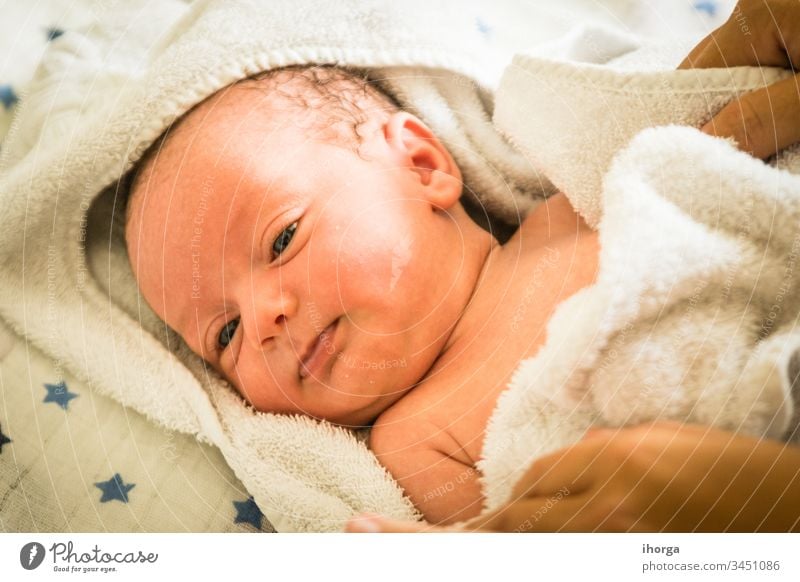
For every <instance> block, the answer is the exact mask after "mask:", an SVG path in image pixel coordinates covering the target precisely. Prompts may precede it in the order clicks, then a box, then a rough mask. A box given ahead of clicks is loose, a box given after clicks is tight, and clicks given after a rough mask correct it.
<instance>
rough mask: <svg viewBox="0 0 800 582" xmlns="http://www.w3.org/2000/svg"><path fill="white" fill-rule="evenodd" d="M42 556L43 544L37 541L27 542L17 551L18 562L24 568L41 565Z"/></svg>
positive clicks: (33, 568) (43, 555) (43, 552)
mask: <svg viewBox="0 0 800 582" xmlns="http://www.w3.org/2000/svg"><path fill="white" fill-rule="evenodd" d="M44 557H45V550H44V546H43V545H42V544H40V543H39V542H29V543H27V544H25V545H24V546H22V549H21V550H20V551H19V563H20V565H21V566H22V567H23V568H25V569H26V570H35V569H36V568H38V567H39V566H41V565H42V562H43V561H44Z"/></svg>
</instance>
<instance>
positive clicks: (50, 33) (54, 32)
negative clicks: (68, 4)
mask: <svg viewBox="0 0 800 582" xmlns="http://www.w3.org/2000/svg"><path fill="white" fill-rule="evenodd" d="M45 33H46V34H47V40H55V39H57V38H58V37H59V36H61V35H62V34H64V31H63V30H61V29H60V28H55V27H51V28H48V29H47V30H46V31H45Z"/></svg>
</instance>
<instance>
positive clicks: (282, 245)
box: [272, 222, 297, 256]
mask: <svg viewBox="0 0 800 582" xmlns="http://www.w3.org/2000/svg"><path fill="white" fill-rule="evenodd" d="M295 230H297V223H296V222H293V223H292V224H291V225H290V226H288V227H287V228H285V229H284V230H283V232H281V233H280V234H279V235H278V238H276V239H275V242H273V243H272V252H273V253H275V256H278V255H280V254H281V253H282V252H283V251H285V250H286V247H288V246H289V243H290V242H292V237H293V236H294V231H295Z"/></svg>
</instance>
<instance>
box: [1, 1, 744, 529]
mask: <svg viewBox="0 0 800 582" xmlns="http://www.w3.org/2000/svg"><path fill="white" fill-rule="evenodd" d="M153 1H157V0H153ZM520 1H522V0H520ZM563 3H565V4H569V5H574V6H581V0H564V2H563ZM584 4H585V9H586V13H587V14H588V13H590V12H591V11H594V12H595V13H598V11H599V12H607V13H608V14H609V15H611V20H613V21H615V22H617V23H618V24H619V26H620V27H621V28H623V29H626V30H628V31H631V32H634V33H640V34H643V35H647V36H649V37H651V38H661V39H664V40H671V39H675V38H678V37H683V38H689V39H693V40H698V39H699V38H701V37H702V36H703V35H704V34H705V33H707V32H708V31H709V30H711V29H712V28H714V27H715V26H718V25H719V24H721V22H722V21H724V19H725V18H726V17H727V15H728V14H729V13H730V11H731V10H732V8H733V5H734V2H733V0H707V1H694V2H693V1H688V0H672V1H664V0H661V1H658V2H656V1H655V0H653V1H647V0H641V1H636V0H607V1H606V2H595V1H589V0H586V2H584ZM109 6H110V7H111V8H109ZM107 9H113V2H106V3H98V2H96V1H95V0H91V1H90V0H46V1H40V2H36V3H23V2H12V3H5V4H2V5H0V11H2V12H3V14H2V18H0V55H2V56H0V156H1V155H2V139H3V137H4V136H5V135H6V134H7V133H8V132H13V131H14V128H13V123H12V119H13V113H14V111H15V109H16V108H18V107H21V106H23V105H24V95H25V89H26V86H27V83H28V82H29V80H30V79H31V77H32V76H33V73H34V71H35V69H36V66H37V63H38V61H39V59H40V58H41V55H42V53H43V51H45V50H46V49H47V46H48V43H50V42H53V41H55V40H57V39H58V37H59V36H60V35H61V34H63V32H64V30H67V29H69V28H70V27H80V26H84V25H86V23H87V22H92V21H94V20H96V19H97V17H98V14H97V11H98V10H107ZM605 20H606V22H607V21H608V20H609V19H608V18H605ZM478 25H480V23H478ZM523 25H524V23H521V26H523ZM537 26H539V27H540V28H541V26H542V24H541V23H538V24H537ZM2 59H4V60H2ZM61 339H62V340H63V341H69V338H61ZM0 531H5V532H27V531H30V532H34V531H35V532H68V531H69V532H83V531H86V532H89V531H108V532H140V531H142V532H170V531H178V532H180V531H192V532H212V531H213V532H245V531H246V532H255V531H265V532H267V531H272V527H271V526H270V524H269V523H268V522H267V520H266V519H265V518H264V516H263V515H262V514H261V512H260V511H259V509H258V507H257V506H256V505H255V503H254V502H253V500H252V498H250V497H249V495H248V493H247V491H246V490H245V489H244V487H243V486H242V485H241V483H240V482H239V481H238V479H237V478H236V477H235V475H234V474H233V473H232V471H231V470H230V468H229V467H228V466H227V464H226V463H225V461H224V459H223V457H222V455H221V454H220V452H219V451H218V450H216V449H215V448H214V447H210V446H207V445H203V444H200V443H198V442H197V441H196V440H195V439H194V438H193V437H191V436H188V435H184V434H178V433H170V432H168V431H165V430H164V429H162V428H160V427H158V426H156V425H154V424H152V423H150V422H149V421H148V420H147V419H145V418H144V417H142V416H141V415H139V414H137V413H135V412H133V411H130V410H127V409H126V408H124V407H122V406H121V405H120V404H118V403H117V402H116V401H113V400H111V399H110V398H108V397H106V396H103V395H101V394H98V393H96V392H95V391H94V390H93V388H92V386H91V385H86V384H83V383H80V382H78V381H77V380H75V379H74V378H73V377H72V376H71V375H70V374H69V373H68V371H67V370H64V369H63V368H62V366H61V365H60V364H59V362H54V361H51V360H50V359H49V358H47V357H46V356H45V355H43V354H42V353H41V352H40V351H38V350H37V349H36V348H34V347H33V346H32V345H30V344H29V343H28V342H27V341H25V340H22V339H20V338H17V337H16V336H14V335H12V334H10V333H9V332H7V330H5V328H3V326H2V323H0Z"/></svg>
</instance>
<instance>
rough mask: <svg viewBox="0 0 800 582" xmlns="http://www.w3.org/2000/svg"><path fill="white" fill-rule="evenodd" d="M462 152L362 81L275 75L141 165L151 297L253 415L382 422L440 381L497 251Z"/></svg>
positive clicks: (137, 215) (320, 70)
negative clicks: (469, 200)
mask: <svg viewBox="0 0 800 582" xmlns="http://www.w3.org/2000/svg"><path fill="white" fill-rule="evenodd" d="M461 192H462V182H461V175H460V172H459V169H458V167H457V166H456V164H455V162H454V160H453V158H452V156H451V155H450V153H449V152H448V151H447V149H446V148H445V147H443V146H442V144H441V143H440V142H439V141H438V140H437V139H436V138H435V136H434V135H433V134H432V133H431V131H430V130H429V129H428V128H427V127H426V126H425V125H424V124H423V123H422V122H420V121H419V120H418V119H417V118H416V117H414V116H413V115H411V114H409V113H407V112H404V111H401V110H400V109H398V108H397V107H396V106H395V104H394V103H393V102H392V101H391V100H390V99H389V98H388V97H387V96H385V95H383V94H382V93H381V92H379V91H378V90H376V89H375V88H374V87H372V86H371V85H370V84H369V83H367V82H366V81H365V80H364V79H363V78H362V77H359V76H357V75H355V74H352V73H349V72H346V71H344V70H342V69H337V68H330V67H314V68H289V69H282V70H278V71H273V72H270V73H267V74H262V75H260V76H258V77H255V78H251V79H247V80H245V81H242V82H239V83H236V84H234V85H231V86H229V87H226V88H225V89H222V90H221V91H219V92H217V93H215V94H214V95H212V96H211V97H210V98H208V99H206V100H205V101H204V102H202V103H201V104H199V105H198V106H197V107H195V108H194V109H192V110H191V111H190V112H189V113H188V114H186V115H185V116H184V117H183V118H182V119H181V120H180V121H179V123H177V124H175V125H174V126H173V127H172V128H171V130H170V131H168V132H167V133H166V134H165V135H164V136H162V138H161V139H160V140H159V141H158V142H157V144H156V145H155V146H154V147H152V148H151V149H150V150H149V152H148V153H147V154H146V155H145V157H144V158H143V159H142V161H141V162H140V163H139V164H138V166H137V169H136V173H135V176H134V179H133V181H132V185H131V193H130V197H129V200H128V208H127V218H126V239H127V245H128V253H129V256H130V260H131V265H132V268H133V271H134V274H135V275H136V278H137V281H138V283H139V287H140V290H141V293H142V295H143V296H144V298H145V300H146V301H147V302H148V304H149V305H150V306H151V307H152V308H153V310H154V311H155V312H156V313H157V314H158V315H159V317H161V318H162V319H163V320H164V321H165V322H166V323H167V324H168V325H169V326H170V327H172V328H173V329H175V330H176V331H177V332H178V333H179V334H180V335H181V336H182V337H183V338H184V340H185V341H186V342H187V344H188V345H189V346H190V347H191V349H192V350H193V351H195V352H196V353H197V354H198V355H200V356H201V357H202V358H204V359H205V360H206V361H207V362H209V363H210V364H211V365H212V366H213V367H214V368H215V369H216V370H217V371H219V372H220V373H221V374H222V375H223V376H224V377H225V378H227V379H228V380H229V381H230V382H231V383H232V384H233V385H234V386H235V387H236V389H237V390H238V391H239V392H240V393H241V394H242V396H243V397H244V398H245V399H246V400H247V401H248V402H250V403H251V404H252V405H253V406H254V407H255V408H256V409H258V410H262V411H269V412H277V413H302V414H306V415H309V416H312V417H315V418H324V419H327V420H330V421H332V422H335V423H339V424H343V425H348V426H362V425H366V424H369V423H370V422H372V421H373V420H374V419H375V418H376V417H377V416H378V415H380V413H381V412H382V411H384V410H385V409H387V408H388V407H389V406H391V405H392V404H393V403H394V402H396V401H397V400H398V399H399V398H401V397H402V396H403V395H404V394H405V393H406V392H407V391H408V390H410V389H411V388H413V387H414V386H415V385H416V384H417V383H418V382H419V381H420V380H421V379H422V378H424V377H425V376H426V374H427V373H428V372H429V371H430V369H431V367H432V365H433V364H434V362H435V361H436V359H437V358H438V357H439V355H440V354H441V352H442V351H443V349H444V348H445V346H446V344H447V341H448V338H450V335H451V333H452V331H453V329H454V326H455V324H456V322H457V321H458V319H459V317H460V316H461V314H462V312H463V310H464V309H465V307H466V305H467V304H468V302H469V299H470V297H471V295H472V292H473V290H474V288H475V285H476V284H477V279H478V275H479V273H480V269H481V267H482V266H483V262H484V261H485V258H486V254H487V253H488V248H489V246H490V244H491V243H490V242H489V240H488V235H487V234H486V233H484V231H483V230H482V229H480V227H478V226H477V225H476V224H475V223H473V222H472V220H471V219H470V218H469V217H468V216H467V214H466V213H465V211H464V209H463V208H462V207H461V205H460V203H459V197H460V195H461Z"/></svg>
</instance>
